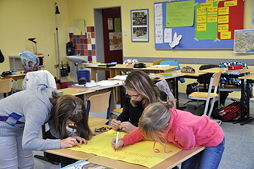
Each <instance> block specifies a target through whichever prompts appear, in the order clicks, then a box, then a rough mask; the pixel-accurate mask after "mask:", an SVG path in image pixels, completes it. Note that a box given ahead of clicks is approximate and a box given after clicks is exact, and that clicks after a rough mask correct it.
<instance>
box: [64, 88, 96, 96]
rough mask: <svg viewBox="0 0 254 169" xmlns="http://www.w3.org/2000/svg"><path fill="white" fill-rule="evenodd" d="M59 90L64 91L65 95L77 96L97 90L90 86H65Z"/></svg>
mask: <svg viewBox="0 0 254 169" xmlns="http://www.w3.org/2000/svg"><path fill="white" fill-rule="evenodd" d="M59 91H61V92H63V95H72V96H77V95H84V94H88V93H93V92H95V91H96V90H93V89H89V88H77V87H68V88H64V89H59Z"/></svg>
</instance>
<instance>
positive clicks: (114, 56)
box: [102, 7, 123, 63]
mask: <svg viewBox="0 0 254 169" xmlns="http://www.w3.org/2000/svg"><path fill="white" fill-rule="evenodd" d="M102 17H103V37H104V56H105V63H111V62H117V63H123V50H122V28H121V8H120V7H117V8H106V9H102Z"/></svg>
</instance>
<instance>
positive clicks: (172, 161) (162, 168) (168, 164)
mask: <svg viewBox="0 0 254 169" xmlns="http://www.w3.org/2000/svg"><path fill="white" fill-rule="evenodd" d="M204 149H205V148H204V147H195V148H193V149H191V150H182V151H180V152H178V153H177V154H175V155H173V156H171V157H169V158H167V159H166V160H164V161H163V162H161V163H159V164H157V165H156V166H154V167H152V168H151V169H166V168H173V167H175V166H176V165H178V164H180V163H182V162H184V161H185V160H187V159H189V158H190V157H192V156H194V155H196V154H198V153H199V152H201V151H203V150H204ZM88 161H89V162H92V163H96V164H99V165H103V166H106V167H111V168H121V169H130V168H131V169H147V167H144V166H141V165H136V164H131V163H127V162H123V161H118V160H113V159H109V158H106V157H100V156H93V157H90V158H89V159H88Z"/></svg>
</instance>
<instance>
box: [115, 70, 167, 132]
mask: <svg viewBox="0 0 254 169" xmlns="http://www.w3.org/2000/svg"><path fill="white" fill-rule="evenodd" d="M124 87H125V89H126V92H127V96H126V97H125V98H124V108H123V112H122V113H121V114H120V115H119V116H118V118H117V120H115V119H114V120H112V122H111V127H112V128H113V129H115V130H118V129H121V130H124V131H126V132H128V133H129V132H131V131H133V130H134V129H135V128H136V127H137V126H138V121H139V118H140V117H141V115H142V113H143V110H144V108H145V107H146V106H148V105H149V104H150V103H154V102H158V101H159V100H163V101H165V100H166V99H167V95H166V93H164V92H163V91H160V90H159V89H158V87H156V86H155V85H154V84H153V82H152V80H151V79H150V77H149V76H148V75H147V74H146V73H145V72H143V71H133V72H131V73H130V74H129V75H128V76H127V78H126V80H125V84H124Z"/></svg>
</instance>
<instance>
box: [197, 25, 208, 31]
mask: <svg viewBox="0 0 254 169" xmlns="http://www.w3.org/2000/svg"><path fill="white" fill-rule="evenodd" d="M197 31H206V24H197Z"/></svg>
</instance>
